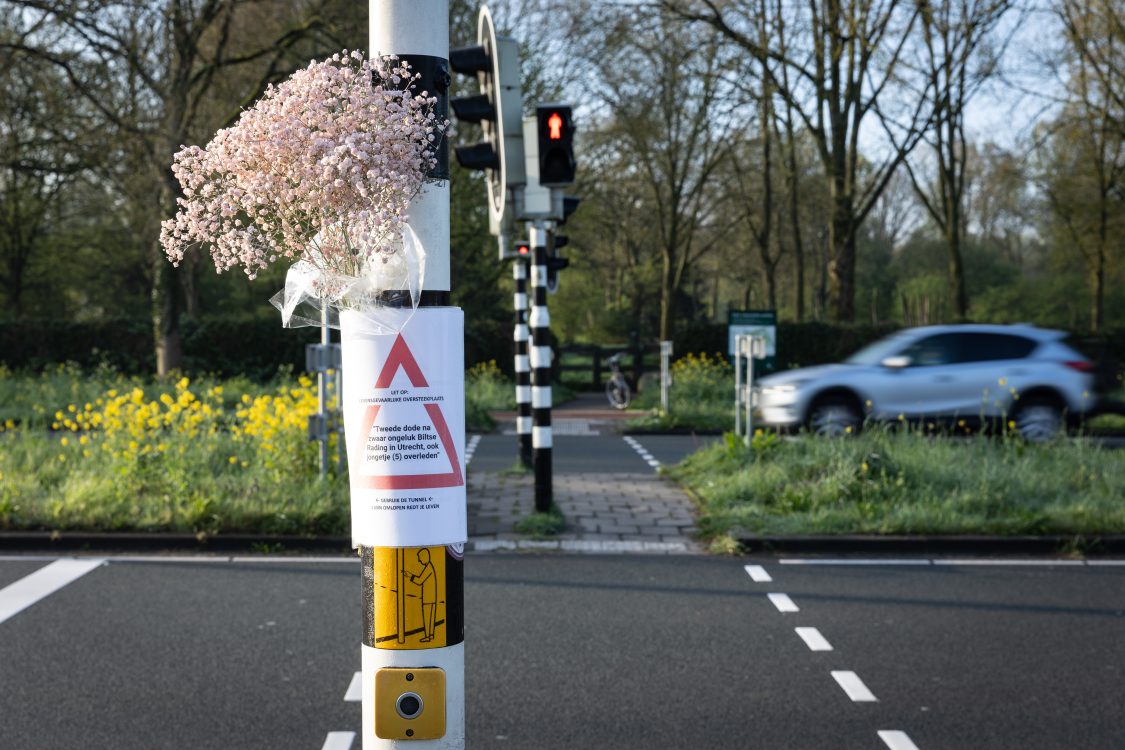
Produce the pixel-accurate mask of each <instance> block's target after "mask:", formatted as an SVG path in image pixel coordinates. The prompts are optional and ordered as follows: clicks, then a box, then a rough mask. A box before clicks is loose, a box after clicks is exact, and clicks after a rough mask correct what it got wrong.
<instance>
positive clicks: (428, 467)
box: [340, 307, 468, 547]
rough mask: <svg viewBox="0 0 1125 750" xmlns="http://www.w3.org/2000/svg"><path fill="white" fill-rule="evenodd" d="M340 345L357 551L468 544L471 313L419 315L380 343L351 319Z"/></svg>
mask: <svg viewBox="0 0 1125 750" xmlns="http://www.w3.org/2000/svg"><path fill="white" fill-rule="evenodd" d="M385 313H386V311H384V315H385ZM410 314H411V311H410V310H403V311H402V316H403V318H404V319H406V318H408V317H409V316H410ZM340 339H341V341H342V343H343V346H342V350H343V374H344V400H343V409H344V433H345V439H346V440H347V444H348V473H349V478H350V481H351V509H352V544H353V545H361V544H362V545H366V546H370V547H428V546H434V545H439V544H456V543H459V542H464V541H466V540H467V539H468V528H467V522H466V509H465V350H464V340H465V335H464V314H463V313H462V311H461V310H460V308H456V307H422V308H418V310H417V311H416V312H414V313H413V317H412V318H409V322H407V323H406V325H405V326H403V327H402V330H401V331H400V332H399V333H398V334H395V335H384V336H377V335H372V334H370V333H367V332H366V331H365V327H364V322H363V315H362V314H361V313H357V312H354V311H341V313H340Z"/></svg>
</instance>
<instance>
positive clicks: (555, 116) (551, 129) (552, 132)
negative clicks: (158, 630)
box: [547, 112, 563, 141]
mask: <svg viewBox="0 0 1125 750" xmlns="http://www.w3.org/2000/svg"><path fill="white" fill-rule="evenodd" d="M562 127H563V118H562V115H560V114H559V113H558V112H552V113H551V116H550V117H548V118H547V128H548V135H547V137H548V138H549V139H550V140H552V141H561V140H562Z"/></svg>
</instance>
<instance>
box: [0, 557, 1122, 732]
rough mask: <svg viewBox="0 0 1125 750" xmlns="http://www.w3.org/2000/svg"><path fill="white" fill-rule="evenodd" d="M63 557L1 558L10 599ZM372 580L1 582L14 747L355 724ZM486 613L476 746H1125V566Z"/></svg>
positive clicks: (491, 606) (111, 567)
mask: <svg viewBox="0 0 1125 750" xmlns="http://www.w3.org/2000/svg"><path fill="white" fill-rule="evenodd" d="M916 562H923V563H926V562H928V561H916ZM50 564H51V561H50V560H26V559H20V560H11V559H2V560H0V587H2V586H9V584H16V588H17V589H18V587H19V583H20V581H27V580H29V579H27V578H25V577H26V576H28V575H30V574H32V573H35V572H36V571H43V570H46V566H48V565H50ZM745 565H759V566H761V569H760V570H759V569H752V571H751V572H753V573H754V576H753V577H752V576H751V575H750V574H749V572H748V571H747V570H746V569H745V568H744V566H745ZM48 572H49V571H48ZM763 574H764V576H768V577H769V578H770V579H771V580H769V581H765V580H755V577H756V578H763V577H764V576H763ZM358 579H359V569H358V564H357V563H356V562H355V561H353V560H351V559H341V560H336V561H326V562H314V561H283V560H277V559H245V560H238V559H235V560H234V561H230V560H218V561H205V560H198V559H196V560H192V559H185V560H167V561H162V562H142V561H128V560H123V559H112V560H110V561H109V562H108V563H107V564H105V565H102V566H100V567H96V568H94V569H91V570H90V571H89V572H86V573H85V574H84V575H80V576H79V577H77V578H76V579H75V580H73V581H72V582H70V583H68V584H67V585H64V586H62V587H61V588H59V589H58V590H56V591H54V592H53V593H50V594H49V595H47V596H45V597H44V598H41V599H39V600H38V601H36V602H35V603H34V604H32V605H30V606H29V607H27V608H26V609H23V610H22V611H19V612H18V613H15V614H11V615H10V616H5V614H4V611H5V607H6V606H8V607H10V605H11V601H12V598H13V593H12V592H13V591H14V589H13V588H11V587H9V588H7V589H0V748H4V750H24V749H28V750H50V749H53V748H60V749H61V748H67V749H68V750H70V749H72V748H83V749H84V750H89V749H93V748H113V749H114V750H130V749H132V748H138V749H140V748H144V749H145V750H151V749H152V748H192V749H193V750H200V749H203V748H223V749H224V750H229V749H230V748H270V749H271V750H276V749H286V748H293V749H294V750H296V749H298V748H299V749H300V750H317V749H318V748H322V747H323V746H324V743H325V741H326V737H327V736H328V735H329V733H330V732H334V731H344V732H349V731H350V732H357V731H358V729H359V724H360V716H359V710H360V709H359V704H358V703H355V702H348V701H345V700H344V698H345V694H346V692H347V690H348V687H349V685H350V684H351V681H352V679H353V676H354V673H355V672H356V670H358V668H359V654H358V651H359V649H358V642H359V637H360V613H359V580H358ZM770 594H774V595H777V594H786V595H787V596H788V598H787V599H786V598H782V597H778V596H774V597H770V596H769V595H770ZM794 608H795V609H796V611H783V610H792V609H794ZM466 622H467V627H466V655H467V656H466V667H467V674H468V686H469V687H468V694H467V711H468V725H467V730H468V736H469V746H470V747H472V748H474V749H482V748H529V749H537V750H550V749H553V748H559V749H561V748H571V749H573V748H607V749H608V748H614V749H623V748H646V750H652V749H654V748H693V749H694V748H770V749H771V750H783V749H787V748H792V749H793V750H817V749H820V748H824V749H825V750H841V749H842V748H888V747H889V748H893V749H894V750H909V748H911V747H916V748H918V750H938V749H940V748H945V749H947V750H980V749H988V750H1003V749H1005V748H1013V749H1018V750H1037V749H1039V748H1042V749H1043V750H1058V749H1059V748H1079V747H1080V748H1084V750H1096V749H1101V748H1104V749H1105V750H1111V749H1112V750H1119V749H1120V748H1121V747H1122V746H1125V730H1123V729H1122V724H1121V708H1120V696H1121V691H1122V687H1123V686H1125V674H1123V671H1125V639H1123V636H1125V565H1114V566H1110V565H1097V566H1095V565H1073V566H1071V565H1054V564H1052V565H1042V564H1024V565H999V566H998V565H980V564H968V563H962V564H940V565H933V564H921V565H857V564H849V565H845V566H830V565H816V566H813V565H793V564H782V563H781V562H779V561H778V560H776V559H773V558H756V559H743V558H737V559H736V558H713V557H659V556H652V557H642V556H635V557H623V556H612V557H598V556H563V555H555V556H534V555H487V554H478V555H471V556H470V557H469V558H468V560H467V561H466ZM797 628H816V633H817V634H819V636H820V639H821V640H822V641H824V642H826V643H827V644H830V646H831V648H832V650H830V651H814V650H812V648H811V647H810V645H809V644H812V645H819V646H821V647H823V646H824V643H822V642H821V641H820V640H818V639H817V638H816V635H814V634H812V633H811V632H810V631H801V633H804V635H801V634H800V633H798V631H797V630H796V629H797ZM806 639H808V640H806ZM834 672H836V673H839V674H838V675H837V676H836V677H834V676H833V673H834ZM848 673H854V675H852V674H848ZM844 686H847V688H848V690H849V691H851V692H850V693H849V692H846V691H845V689H844ZM861 687H862V688H865V689H866V690H867V691H868V692H869V695H864V694H863V692H862V690H860V688H861ZM856 697H858V698H865V697H872V698H875V699H876V700H875V701H862V700H860V701H857V700H853V698H856ZM880 731H884V732H900V733H902V734H887V735H884V737H885V739H881V738H880V735H879V732H880ZM903 742H909V743H911V744H902V743H903ZM358 746H359V743H358V741H357V742H356V743H355V745H354V747H356V748H358Z"/></svg>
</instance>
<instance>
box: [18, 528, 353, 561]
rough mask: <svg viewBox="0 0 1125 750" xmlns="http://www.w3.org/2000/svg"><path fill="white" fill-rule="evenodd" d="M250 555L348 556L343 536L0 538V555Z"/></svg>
mask: <svg viewBox="0 0 1125 750" xmlns="http://www.w3.org/2000/svg"><path fill="white" fill-rule="evenodd" d="M90 551H98V552H252V553H260V554H269V553H279V552H286V553H298V554H299V553H317V554H324V553H326V552H329V553H331V552H337V553H339V554H341V555H351V554H353V553H352V545H351V539H350V538H348V537H343V536H323V537H310V536H296V535H284V534H276V535H271V534H214V535H208V534H160V533H155V534H142V533H133V534H126V533H95V532H66V531H10V532H5V533H2V534H0V552H90Z"/></svg>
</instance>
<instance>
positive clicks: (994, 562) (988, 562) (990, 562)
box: [934, 558, 1086, 567]
mask: <svg viewBox="0 0 1125 750" xmlns="http://www.w3.org/2000/svg"><path fill="white" fill-rule="evenodd" d="M1085 564H1086V561H1085V560H1004V559H1002V558H1001V559H992V558H964V559H955V558H949V559H945V560H934V565H979V566H1004V565H1012V566H1024V565H1030V566H1034V567H1049V566H1054V565H1069V566H1073V565H1085Z"/></svg>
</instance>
